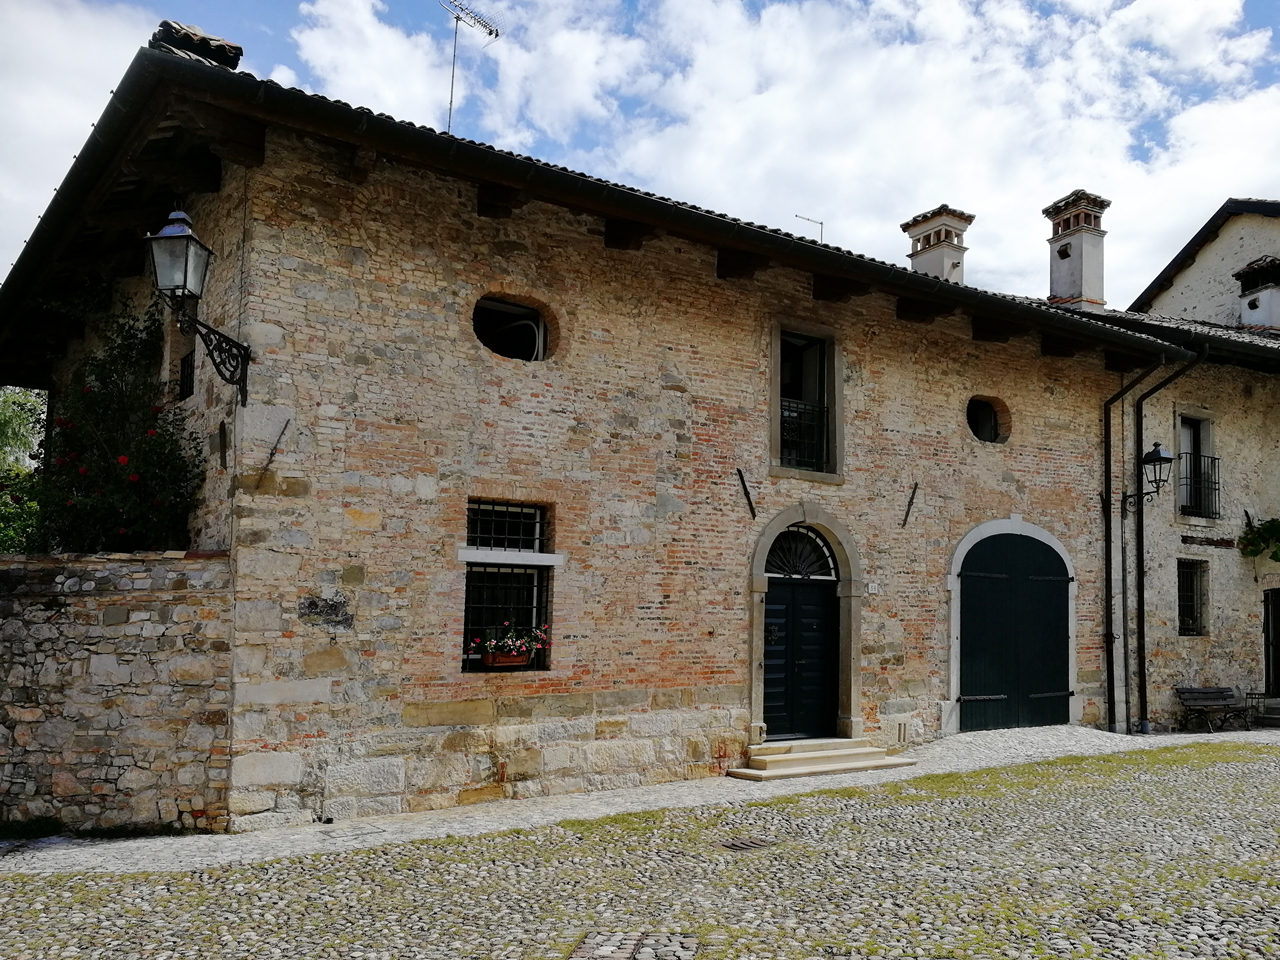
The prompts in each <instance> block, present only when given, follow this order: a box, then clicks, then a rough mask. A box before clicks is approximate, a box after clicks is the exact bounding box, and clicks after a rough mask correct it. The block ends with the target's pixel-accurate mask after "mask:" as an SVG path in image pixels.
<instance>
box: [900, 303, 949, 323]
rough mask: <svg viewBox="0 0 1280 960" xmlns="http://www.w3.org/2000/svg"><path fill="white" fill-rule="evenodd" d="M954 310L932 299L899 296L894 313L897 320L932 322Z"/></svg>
mask: <svg viewBox="0 0 1280 960" xmlns="http://www.w3.org/2000/svg"><path fill="white" fill-rule="evenodd" d="M954 310H955V307H953V306H950V305H949V304H945V303H938V302H937V301H934V300H916V299H914V298H913V297H899V298H898V303H897V305H896V307H895V308H894V314H895V315H896V316H897V318H898V319H899V320H907V321H910V322H911V323H933V321H934V320H936V319H937V318H938V317H945V316H947V315H948V314H949V313H952V312H953V311H954Z"/></svg>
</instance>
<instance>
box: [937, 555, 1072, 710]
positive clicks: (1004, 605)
mask: <svg viewBox="0 0 1280 960" xmlns="http://www.w3.org/2000/svg"><path fill="white" fill-rule="evenodd" d="M1070 582H1071V578H1070V577H1069V576H1068V575H1067V567H1066V564H1065V563H1063V561H1062V558H1061V557H1060V556H1058V554H1057V552H1056V551H1055V550H1054V549H1053V548H1052V547H1050V546H1049V545H1048V544H1045V543H1042V542H1041V541H1039V540H1036V539H1034V538H1032V537H1023V536H1019V535H1017V534H1012V533H1004V534H999V535H997V536H994V537H987V538H986V539H985V540H981V541H979V542H978V544H977V545H976V546H974V548H973V549H972V550H970V551H969V553H968V555H966V556H965V558H964V564H963V566H962V567H961V570H960V696H961V701H960V729H961V730H996V729H1000V728H1002V727H1043V726H1049V725H1051V724H1057V723H1066V722H1067V721H1068V720H1069V719H1070V717H1071V699H1070V698H1071V691H1070V688H1069V686H1068V681H1069V679H1070V663H1069V659H1070V655H1071V637H1070V622H1069V609H1068V607H1069V601H1068V585H1069V584H1070Z"/></svg>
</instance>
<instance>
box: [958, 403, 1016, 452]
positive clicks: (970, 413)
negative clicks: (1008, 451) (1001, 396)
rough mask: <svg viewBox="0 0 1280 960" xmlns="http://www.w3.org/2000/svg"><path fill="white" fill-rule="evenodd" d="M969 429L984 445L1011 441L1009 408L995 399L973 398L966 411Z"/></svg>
mask: <svg viewBox="0 0 1280 960" xmlns="http://www.w3.org/2000/svg"><path fill="white" fill-rule="evenodd" d="M965 413H966V417H967V419H968V421H969V429H970V430H971V431H973V435H974V436H975V437H977V438H978V439H979V440H981V441H982V442H983V443H1004V442H1005V441H1006V440H1008V439H1009V408H1008V407H1006V406H1005V405H1004V403H1003V402H1002V401H1000V400H997V399H995V398H994V397H973V398H972V399H971V400H970V401H969V407H968V409H967V410H966V411H965Z"/></svg>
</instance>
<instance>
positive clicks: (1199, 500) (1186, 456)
mask: <svg viewBox="0 0 1280 960" xmlns="http://www.w3.org/2000/svg"><path fill="white" fill-rule="evenodd" d="M1210 453H1211V450H1210V448H1209V421H1208V420H1206V419H1203V418H1199V417H1179V418H1178V509H1179V511H1180V512H1181V513H1182V515H1183V516H1184V517H1207V518H1209V519H1215V518H1217V517H1218V516H1219V514H1220V512H1221V509H1220V499H1219V482H1218V462H1219V461H1218V458H1217V457H1211V456H1209V454H1210Z"/></svg>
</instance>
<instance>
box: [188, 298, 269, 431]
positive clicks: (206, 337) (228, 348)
mask: <svg viewBox="0 0 1280 960" xmlns="http://www.w3.org/2000/svg"><path fill="white" fill-rule="evenodd" d="M170 304H171V305H172V307H173V309H174V312H175V313H177V315H178V329H179V330H181V331H182V332H183V333H185V334H187V335H188V336H190V335H191V334H193V333H194V334H196V335H197V336H198V337H199V338H200V342H201V343H203V344H204V348H205V350H206V351H208V353H209V359H210V360H212V361H213V369H214V370H216V371H217V372H218V376H219V377H221V378H222V380H223V382H224V383H229V384H231V385H233V386H235V387H238V388H239V390H240V406H242V407H243V406H247V405H248V403H249V362H250V360H251V359H252V354H251V353H250V352H249V347H248V346H247V345H246V344H243V343H241V342H240V341H239V340H236V339H234V338H232V337H229V336H227V335H226V334H225V333H223V332H222V331H221V330H217V329H214V328H213V327H211V326H209V324H207V323H205V322H204V321H203V320H199V319H197V318H196V316H195V314H194V312H193V311H190V310H188V309H187V304H186V302H185V300H183V299H179V298H171V299H170Z"/></svg>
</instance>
